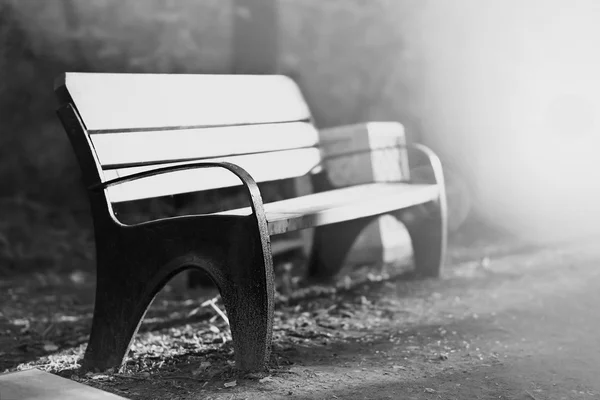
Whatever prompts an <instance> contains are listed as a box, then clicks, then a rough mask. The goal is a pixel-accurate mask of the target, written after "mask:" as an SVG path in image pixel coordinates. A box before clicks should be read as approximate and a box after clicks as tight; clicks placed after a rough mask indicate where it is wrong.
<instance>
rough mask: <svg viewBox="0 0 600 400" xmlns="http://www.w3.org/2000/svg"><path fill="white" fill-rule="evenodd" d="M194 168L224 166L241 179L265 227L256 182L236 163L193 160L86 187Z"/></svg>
mask: <svg viewBox="0 0 600 400" xmlns="http://www.w3.org/2000/svg"><path fill="white" fill-rule="evenodd" d="M196 168H224V169H226V170H229V171H230V172H232V173H233V174H234V175H236V176H237V177H238V178H240V180H241V181H242V183H243V185H244V187H245V188H246V191H247V193H248V197H249V198H250V205H251V207H252V212H253V213H254V214H255V215H256V216H257V217H258V220H259V225H260V224H261V220H263V222H264V224H265V228H266V226H267V225H266V224H267V222H266V217H265V213H264V207H263V201H262V196H261V194H260V189H259V188H258V185H257V184H256V181H255V180H254V178H252V176H251V175H250V174H249V173H248V172H247V171H246V170H245V169H243V168H242V167H240V166H239V165H236V164H232V163H230V162H226V161H195V162H191V163H188V164H181V165H170V166H168V167H162V168H156V169H152V170H149V171H144V172H138V173H137V174H131V175H128V176H123V177H119V178H115V179H111V180H109V181H106V182H101V183H97V184H95V185H92V186H90V187H89V188H88V189H89V190H90V191H99V190H104V189H108V188H109V187H111V186H116V185H120V184H122V183H127V182H131V181H136V180H138V179H144V178H149V177H151V176H154V175H159V174H165V173H169V172H175V171H184V170H188V169H196Z"/></svg>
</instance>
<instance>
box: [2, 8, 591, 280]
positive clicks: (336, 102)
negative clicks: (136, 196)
mask: <svg viewBox="0 0 600 400" xmlns="http://www.w3.org/2000/svg"><path fill="white" fill-rule="evenodd" d="M597 21H600V3H598V2H597V1H594V0H575V1H567V0H502V1H500V0H485V1H481V0H456V1H452V2H450V1H439V0H438V1H434V0H369V1H364V0H327V1H322V0H144V1H137V0H44V1H40V0H0V202H1V204H0V274H3V273H8V272H16V271H26V270H28V268H35V267H36V266H37V267H39V266H40V265H41V264H44V265H48V266H49V267H52V266H54V267H56V268H65V269H69V268H74V267H75V266H78V267H81V266H82V265H88V264H89V265H91V263H93V238H92V236H91V235H92V234H91V230H90V224H91V221H90V220H89V215H88V209H87V199H86V197H85V193H84V191H83V188H82V186H81V184H80V182H79V168H78V166H77V164H76V161H75V158H74V156H73V153H72V150H71V148H70V144H69V143H68V140H67V136H66V134H65V133H64V131H63V129H62V127H61V126H60V123H59V121H58V119H57V118H56V116H55V113H54V112H55V100H54V96H53V91H52V89H53V81H54V78H55V77H56V76H57V75H58V74H59V73H61V72H64V71H94V72H101V71H105V72H160V73H282V74H286V75H290V76H292V77H293V78H294V79H296V80H297V82H298V83H299V84H300V86H301V88H302V90H303V92H304V94H305V96H306V97H307V99H308V102H309V105H310V107H311V109H312V112H313V114H314V116H315V119H316V123H317V125H318V126H319V127H322V128H324V127H330V126H334V125H339V124H350V123H355V122H361V121H366V120H396V121H400V122H402V123H403V124H404V126H405V128H406V133H407V136H408V139H409V141H413V142H422V143H424V144H426V145H428V146H430V147H432V148H433V149H434V150H435V151H436V152H438V154H439V155H440V156H441V158H442V161H443V163H444V165H445V167H446V168H447V171H448V181H449V182H448V184H449V191H450V194H449V196H450V199H449V201H450V214H451V215H450V218H451V220H453V221H454V225H455V226H454V228H458V226H459V225H460V223H462V221H463V216H464V215H466V212H467V211H468V212H469V217H470V218H477V219H478V220H482V221H485V223H486V224H488V225H491V226H494V227H496V228H498V229H501V230H504V231H507V232H509V233H511V234H513V235H517V236H519V237H522V238H524V239H528V240H535V241H554V240H564V239H572V238H577V237H580V236H582V235H588V234H591V233H595V232H596V231H598V230H599V229H598V221H600V209H599V208H600V207H599V206H598V204H599V203H600V202H599V201H598V200H600V179H599V177H600V173H599V172H598V171H599V169H598V167H599V166H600V161H599V157H597V149H598V144H599V142H600V139H599V135H598V123H599V121H598V115H600V113H599V111H600V99H599V98H598V93H600V92H599V90H598V89H599V88H600V79H599V78H598V72H597V71H598V70H600V55H599V53H598V51H597V49H598V48H600V27H599V26H600V25H599V24H598V23H597ZM280 190H283V189H281V187H274V188H273V189H272V191H273V193H272V194H268V196H271V197H277V196H278V194H277V192H278V191H280ZM268 196H267V197H268ZM145 207H147V208H153V207H154V208H156V207H158V208H159V209H161V207H165V206H164V204H158V205H157V204H155V203H152V204H149V205H145ZM159 211H160V210H159Z"/></svg>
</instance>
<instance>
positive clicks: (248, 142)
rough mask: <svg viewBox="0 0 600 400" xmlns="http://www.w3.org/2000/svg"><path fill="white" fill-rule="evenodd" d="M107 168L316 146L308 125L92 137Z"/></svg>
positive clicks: (270, 125) (313, 133) (312, 130)
mask: <svg viewBox="0 0 600 400" xmlns="http://www.w3.org/2000/svg"><path fill="white" fill-rule="evenodd" d="M90 137H91V140H92V143H93V145H94V148H95V149H96V154H97V155H98V159H99V160H100V163H101V164H102V166H103V167H104V168H107V167H108V168H110V167H113V166H118V165H124V164H128V165H131V164H138V163H156V162H160V161H178V160H186V159H198V158H209V157H220V156H229V155H238V154H248V153H258V152H268V151H276V150H286V149H295V148H302V147H312V146H315V145H316V144H317V143H318V141H319V133H318V131H317V130H316V128H315V127H314V126H313V125H312V124H310V123H307V122H291V123H280V124H265V125H241V126H228V127H219V128H214V127H213V128H203V129H182V130H171V131H166V130H161V131H145V132H126V133H104V134H96V135H90Z"/></svg>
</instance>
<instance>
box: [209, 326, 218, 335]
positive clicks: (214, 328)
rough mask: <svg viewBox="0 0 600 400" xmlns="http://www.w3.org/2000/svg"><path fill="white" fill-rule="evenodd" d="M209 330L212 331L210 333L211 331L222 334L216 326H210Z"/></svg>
mask: <svg viewBox="0 0 600 400" xmlns="http://www.w3.org/2000/svg"><path fill="white" fill-rule="evenodd" d="M208 329H210V331H211V332H212V333H219V332H221V330H219V328H217V327H216V326H214V325H211V326H210V327H209V328H208Z"/></svg>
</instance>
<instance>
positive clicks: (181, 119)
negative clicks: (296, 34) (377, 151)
mask: <svg viewBox="0 0 600 400" xmlns="http://www.w3.org/2000/svg"><path fill="white" fill-rule="evenodd" d="M56 87H57V91H58V93H59V96H60V97H62V101H68V96H67V95H66V94H65V93H64V90H66V91H67V92H68V95H70V97H71V99H72V100H73V102H74V104H75V106H76V107H77V110H78V111H79V114H80V115H81V118H82V120H83V122H84V124H85V126H86V128H87V130H88V131H89V132H90V133H93V132H102V131H117V132H118V131H123V130H144V129H156V128H176V127H201V126H223V125H241V124H259V123H273V122H288V121H301V120H307V119H309V118H310V113H309V110H308V107H307V105H306V103H305V102H304V99H303V97H302V94H301V93H300V91H299V89H298V87H297V85H296V84H295V83H294V81H292V80H291V79H289V78H287V77H285V76H279V75H190V74H178V75H174V74H104V73H102V74H100V73H67V74H65V75H64V76H63V77H62V78H61V79H60V80H59V81H58V82H57V84H56Z"/></svg>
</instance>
